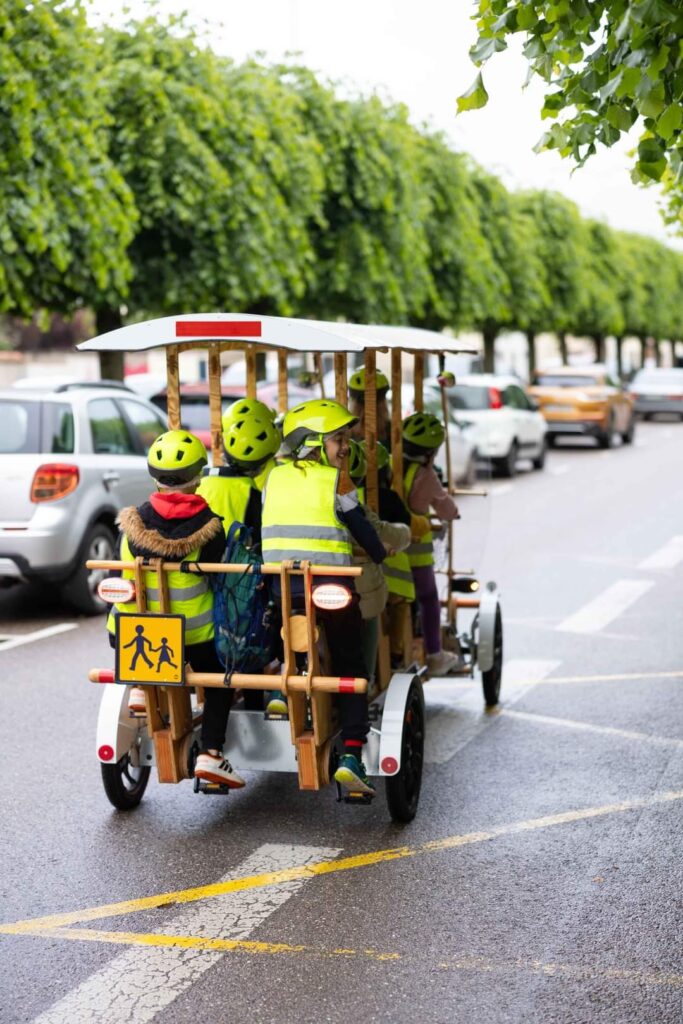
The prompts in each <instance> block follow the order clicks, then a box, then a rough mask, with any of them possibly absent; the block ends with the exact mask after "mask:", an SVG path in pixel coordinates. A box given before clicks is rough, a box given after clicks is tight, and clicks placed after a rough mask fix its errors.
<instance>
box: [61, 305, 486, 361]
mask: <svg viewBox="0 0 683 1024" xmlns="http://www.w3.org/2000/svg"><path fill="white" fill-rule="evenodd" d="M202 341H204V342H211V341H219V342H220V341H226V342H227V341H234V342H241V343H243V344H244V346H245V347H247V346H248V345H250V344H253V345H258V346H259V347H260V346H263V347H265V348H274V349H277V348H279V349H287V350H289V351H291V352H362V351H363V350H364V349H366V348H401V349H406V350H408V351H413V352H476V348H475V346H473V345H471V344H467V343H463V342H460V341H458V340H457V339H456V338H452V337H449V336H448V335H447V334H441V333H439V332H437V331H425V330H422V329H420V328H417V327H384V326H378V325H364V324H348V323H335V322H332V321H325V320H294V319H291V318H288V317H278V316H257V315H256V314H253V313H183V314H181V315H179V316H167V317H160V318H159V319H157V320H145V321H143V322H142V323H137V324H130V325H129V326H128V327H120V328H119V329H118V330H116V331H109V332H108V333H107V334H101V335H100V336H99V337H97V338H91V339H90V340H89V341H84V342H82V343H81V344H80V345H79V346H78V347H79V349H81V350H84V351H98V352H115V351H120V352H141V351H144V350H145V349H150V348H166V347H167V346H169V345H179V344H183V343H188V342H202Z"/></svg>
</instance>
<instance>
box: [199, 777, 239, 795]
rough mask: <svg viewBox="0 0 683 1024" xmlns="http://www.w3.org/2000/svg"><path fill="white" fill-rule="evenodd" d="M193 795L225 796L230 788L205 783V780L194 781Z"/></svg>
mask: <svg viewBox="0 0 683 1024" xmlns="http://www.w3.org/2000/svg"><path fill="white" fill-rule="evenodd" d="M194 791H195V793H203V794H204V795H205V796H227V795H228V793H229V792H230V786H226V785H224V784H223V783H222V782H207V781H206V780H205V779H195V780H194Z"/></svg>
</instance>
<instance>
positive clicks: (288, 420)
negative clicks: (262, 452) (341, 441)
mask: <svg viewBox="0 0 683 1024" xmlns="http://www.w3.org/2000/svg"><path fill="white" fill-rule="evenodd" d="M357 422H358V417H357V416H353V415H352V414H351V413H350V412H349V410H348V409H345V408H344V406H343V405H340V404H339V402H335V401H333V400H332V399H331V398H313V399H311V401H309V402H302V404H301V405H297V406H295V407H294V408H293V409H290V411H289V412H288V413H287V415H286V416H285V419H284V423H283V424H282V436H283V441H284V444H285V445H286V447H287V448H288V449H289V451H290V452H291V453H292V454H294V453H295V452H297V451H298V450H299V449H300V448H302V447H308V448H316V447H317V448H319V447H322V443H323V438H324V436H325V434H334V433H336V432H337V431H338V430H343V429H344V428H345V427H352V426H353V425H354V423H357Z"/></svg>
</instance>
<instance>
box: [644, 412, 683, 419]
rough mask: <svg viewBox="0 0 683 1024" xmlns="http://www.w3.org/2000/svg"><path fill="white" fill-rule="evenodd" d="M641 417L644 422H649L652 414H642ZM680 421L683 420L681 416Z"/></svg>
mask: <svg viewBox="0 0 683 1024" xmlns="http://www.w3.org/2000/svg"><path fill="white" fill-rule="evenodd" d="M642 416H643V419H644V420H651V419H652V413H651V412H644V413H643V414H642ZM681 419H682V420H683V416H681Z"/></svg>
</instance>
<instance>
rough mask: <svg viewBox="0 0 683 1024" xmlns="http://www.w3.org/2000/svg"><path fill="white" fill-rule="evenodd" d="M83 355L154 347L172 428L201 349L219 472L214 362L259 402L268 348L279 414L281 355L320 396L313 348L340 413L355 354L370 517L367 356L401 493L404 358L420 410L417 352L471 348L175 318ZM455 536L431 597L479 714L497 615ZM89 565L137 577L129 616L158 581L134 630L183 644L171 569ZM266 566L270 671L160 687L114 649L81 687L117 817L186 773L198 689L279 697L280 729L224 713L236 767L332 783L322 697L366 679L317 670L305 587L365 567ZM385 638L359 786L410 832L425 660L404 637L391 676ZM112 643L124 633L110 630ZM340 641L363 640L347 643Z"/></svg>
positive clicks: (311, 603)
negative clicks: (276, 663)
mask: <svg viewBox="0 0 683 1024" xmlns="http://www.w3.org/2000/svg"><path fill="white" fill-rule="evenodd" d="M80 348H81V349H86V350H97V351H106V350H110V351H111V350H118V351H128V352H140V351H143V350H148V349H155V348H163V349H165V352H166V367H167V377H168V418H169V428H170V429H179V428H180V427H181V426H182V424H181V421H180V388H179V379H180V378H179V368H178V363H179V357H180V356H181V353H182V352H184V351H187V350H190V349H197V348H200V349H204V350H206V352H207V353H208V379H209V404H210V415H211V438H212V445H211V447H212V458H213V463H214V465H219V464H220V463H221V461H222V451H223V448H222V434H221V415H222V397H221V353H222V352H226V351H230V352H234V351H236V350H237V351H242V352H243V353H244V357H245V362H246V373H247V388H246V390H247V396H248V397H256V381H257V355H258V354H259V353H262V352H266V353H267V352H276V353H277V359H278V382H279V387H278V405H279V411H280V412H285V411H286V409H287V405H288V399H287V383H288V366H287V360H288V355H290V354H291V353H299V354H300V353H312V354H313V359H314V362H315V365H316V366H317V368H318V371H319V379H320V381H321V388H322V373H321V372H320V370H321V365H322V363H321V357H322V355H323V353H331V354H333V357H334V376H335V398H336V400H337V401H339V402H340V403H342V404H344V405H346V404H347V401H348V399H347V357H348V356H349V355H352V354H359V355H362V357H363V361H364V365H365V415H364V421H365V441H366V454H367V463H368V471H367V478H366V502H367V504H369V505H370V506H371V507H373V508H374V509H377V500H378V489H377V461H376V444H377V389H376V355H377V352H378V351H381V352H387V353H389V358H390V364H391V370H390V383H391V389H392V394H393V396H394V400H393V402H392V418H391V447H392V460H393V465H394V466H395V467H398V469H397V471H396V473H395V475H394V486H395V488H396V489H397V491H398V493H399V494H401V493H402V488H403V480H402V472H401V466H402V425H401V423H402V415H401V413H402V410H401V400H400V397H398V396H400V395H401V382H402V379H403V369H404V365H403V360H404V357H405V356H406V355H407V356H408V357H409V358H410V359H411V361H412V364H413V365H412V371H413V374H412V376H413V386H414V407H415V410H416V411H421V410H422V408H423V382H424V373H425V359H426V357H427V356H428V355H430V354H431V355H436V356H438V358H439V365H440V369H441V371H443V366H444V359H445V355H446V353H448V352H457V351H465V350H467V349H466V346H463V345H461V344H460V343H458V342H457V341H456V340H455V339H452V338H449V337H447V336H446V335H442V334H437V333H435V332H431V331H424V330H420V329H414V328H406V327H381V326H372V327H369V326H362V325H357V324H353V325H352V324H341V323H325V322H317V321H306V320H292V319H286V318H279V317H266V316H256V315H240V314H229V313H213V314H197V315H193V314H185V315H182V316H176V317H166V318H162V319H158V320H152V321H147V322H145V323H139V324H134V325H132V326H130V327H123V328H121V329H119V330H116V331H112V332H110V333H108V334H104V335H101V336H100V337H98V338H94V339H92V340H90V341H87V342H85V343H83V344H82V345H81V346H80ZM306 358H309V357H308V356H307V357H306ZM406 366H407V361H406ZM439 379H440V381H441V383H442V385H443V386H442V409H443V415H444V417H445V418H447V416H448V409H447V400H446V396H445V392H444V387H445V386H446V385H447V384H448V383H452V379H451V380H449V379H448V375H447V374H443V373H442V375H441V376H440V378H439ZM448 439H449V432H448V430H446V473H447V484H448V489H449V491H450V492H451V493H453V494H456V495H457V494H460V493H468V492H462V491H458V490H457V489H456V488H454V486H453V480H452V477H451V460H450V452H449V450H448V445H449V440H448ZM469 493H485V492H476V491H470V492H469ZM453 532H454V531H453V528H452V526H450V525H449V526H448V528H447V531H446V536H447V539H448V544H447V557H446V564H445V565H443V566H442V569H441V571H442V574H443V575H445V577H446V582H447V586H446V587H445V589H444V588H442V596H443V600H442V602H441V603H442V607H443V614H442V617H443V632H444V646H445V647H447V648H450V649H451V650H453V649H456V650H457V651H458V652H459V654H460V662H459V668H458V670H457V674H459V675H469V676H474V672H475V669H476V668H478V669H479V670H480V672H481V675H482V685H483V691H484V693H483V696H484V702H485V704H486V705H487V706H493V705H495V704H496V703H497V701H498V696H499V691H500V683H501V669H502V620H501V612H500V605H499V598H498V593H497V590H496V587H495V584H492V583H489V584H487V585H486V586H485V587H482V588H480V589H479V588H478V585H477V581H475V580H474V579H473V578H471V577H470V575H469V574H470V573H472V572H473V570H468V571H467V576H466V578H465V579H464V580H463V579H462V573H461V572H459V571H458V570H457V569H456V568H455V566H454V546H453ZM456 532H457V527H456ZM87 564H88V568H89V569H99V570H122V569H128V570H132V571H133V572H134V580H133V581H125V582H126V584H127V585H128V586H129V588H130V589H129V593H128V596H127V597H126V598H125V599H126V600H133V595H134V600H135V601H136V605H137V612H138V613H139V614H147V615H149V613H147V602H146V595H145V579H146V578H148V577H149V574H150V572H151V573H153V574H156V577H157V586H156V588H155V590H156V593H157V594H158V595H159V606H160V610H159V612H158V613H155V614H154V616H153V617H152V618H148V619H146V620H145V622H146V623H150V628H151V627H152V626H153V628H154V634H155V635H156V634H158V637H157V639H160V638H161V634H162V633H163V634H164V637H166V636H169V637H170V636H176V637H177V636H178V635H180V636H182V619H181V621H180V625H179V624H178V621H177V620H178V618H179V617H178V616H172V615H169V611H170V604H169V600H168V582H167V577H166V574H167V573H168V572H171V571H178V570H180V569H181V565H180V564H176V563H169V562H162V561H161V560H153V561H149V562H147V561H145V560H143V559H142V558H137V559H136V560H135V562H121V561H106V562H103V561H89V562H88V563H87ZM182 571H189V572H201V573H208V574H211V573H225V572H242V571H244V567H243V566H237V565H229V564H224V563H220V564H201V565H195V564H189V563H183V566H182ZM262 571H263V573H264V574H265V575H273V574H279V575H280V577H281V591H282V622H283V626H282V640H283V648H284V658H283V662H282V667H281V673H280V674H279V675H275V676H274V675H267V674H254V675H251V674H244V673H239V672H237V673H234V674H232V675H231V676H230V678H229V682H228V680H227V677H226V676H224V674H223V673H199V672H195V671H192V669H191V668H190V666H188V665H185V666H183V665H180V666H179V668H178V670H177V676H176V678H175V679H171V678H170V676H169V675H168V673H166V675H167V678H166V679H165V681H164V682H163V683H159V681H158V677H157V678H156V681H155V677H154V676H153V674H152V673H151V672H149V670H147V671H145V663H144V661H141V662H140V663H139V665H136V666H135V668H134V669H132V670H131V668H130V665H129V662H130V661H131V659H129V658H125V659H123V658H120V657H119V656H118V655H119V654H120V652H117V657H116V664H117V667H116V668H115V669H111V668H98V669H92V670H91V672H90V676H89V677H90V679H91V681H92V682H95V683H101V684H105V686H104V693H103V696H102V702H101V707H100V713H99V720H98V726H97V756H98V758H99V760H100V762H101V768H102V776H103V782H104V787H105V790H106V793H107V796H108V797H109V799H110V801H111V802H112V803H113V804H114V805H115V806H116V807H119V808H121V809H130V808H133V807H135V806H137V804H138V803H139V802H140V800H141V799H142V795H143V793H144V790H145V787H146V785H147V782H148V779H149V775H150V771H151V769H152V767H154V766H156V769H157V774H158V778H159V781H160V782H168V783H171V782H172V783H177V782H180V781H181V780H183V779H190V778H192V777H193V761H194V756H195V754H196V751H197V749H198V735H199V726H200V723H201V710H202V700H203V691H204V690H205V689H206V688H207V687H220V686H224V685H226V683H227V685H230V686H231V687H233V688H235V689H237V690H242V691H244V690H248V689H274V688H276V687H279V688H280V689H281V691H282V693H283V695H284V696H285V697H286V700H287V705H288V712H289V714H288V720H286V719H283V720H280V721H277V720H268V719H266V718H265V717H264V714H263V713H262V712H259V711H251V710H246V709H245V708H244V707H243V704H242V702H241V701H239V700H237V701H236V702H235V703H234V705H233V709H232V711H231V713H230V718H229V723H228V731H227V736H226V742H225V749H226V752H228V753H229V757H230V759H231V761H232V763H233V764H234V766H235V768H236V769H237V770H238V771H242V770H245V769H246V770H252V771H272V772H293V773H295V774H296V775H298V780H299V787H300V788H301V789H303V790H318V789H320V788H321V787H322V786H324V785H326V784H327V783H329V782H330V780H331V778H332V775H333V772H334V764H335V758H336V753H335V736H336V724H335V712H334V702H333V697H334V695H335V694H340V693H341V694H344V693H367V692H368V681H367V680H366V679H355V678H354V679H350V678H339V677H335V676H331V675H330V674H329V673H328V671H327V670H326V667H325V664H324V654H323V653H322V651H323V648H324V645H322V644H321V643H320V637H319V630H318V628H317V626H316V605H315V597H314V589H315V588H314V587H313V583H314V581H315V578H316V576H318V575H324V576H326V577H328V578H329V577H330V576H332V575H334V576H339V577H340V582H343V577H353V576H357V575H359V574H360V571H361V570H360V569H358V568H355V567H344V568H342V567H339V568H335V569H333V568H331V567H330V566H329V565H324V566H316V565H314V564H310V563H307V562H286V563H283V564H282V565H281V566H280V565H268V564H265V565H264V566H263V569H262ZM295 574H298V575H303V577H304V579H305V581H306V586H305V594H306V603H305V614H301V613H298V614H292V606H291V596H290V594H291V591H290V580H291V577H292V576H293V575H295ZM123 582H124V581H121V580H117V582H116V583H113V585H112V584H109V586H108V585H107V580H104V581H103V583H102V584H101V585H100V586H101V590H100V593H101V594H102V595H103V596H105V599H106V593H107V590H108V589H109V590H110V591H111V596H110V598H109V599H110V600H112V601H114V600H118V601H120V600H121V594H120V590H119V589H118V588H119V587H120V586H121V584H122V583H123ZM463 583H464V587H463V586H462V584H463ZM328 607H329V605H328ZM460 609H469V610H470V612H471V613H472V616H471V622H470V624H469V627H468V628H467V629H466V630H463V629H459V623H458V613H459V610H460ZM118 618H119V619H120V618H121V616H119V617H118ZM153 620H158V621H156V622H154V621H153ZM408 621H409V620H408ZM162 626H163V629H162ZM173 630H175V633H174V632H172V631H173ZM178 630H180V634H179V633H178ZM380 633H381V635H380V644H379V656H378V665H377V671H376V686H375V688H374V690H373V692H372V694H371V695H369V698H368V699H369V700H370V701H371V703H370V721H371V730H370V733H369V736H368V740H367V744H366V746H365V748H364V751H363V758H364V761H365V764H366V766H367V771H368V774H369V775H371V776H383V777H384V778H385V788H386V797H387V803H388V807H389V813H390V815H391V817H392V818H394V819H395V820H397V821H409V820H411V819H412V818H413V817H414V815H415V812H416V810H417V804H418V800H419V795H420V785H421V778H422V763H423V749H424V734H425V712H424V697H423V685H424V684H425V675H426V670H425V669H424V668H423V667H422V666H421V662H422V661H423V660H424V658H423V655H422V651H421V648H420V643H419V641H417V642H416V641H415V640H414V638H413V636H412V631H411V630H410V628H408V629H407V630H406V636H405V640H404V645H403V646H404V652H403V665H402V667H401V668H400V669H399V670H393V671H392V669H391V667H390V658H389V644H388V639H387V637H386V636H385V635H383V631H380ZM118 634H119V635H120V634H121V630H119V631H118ZM350 639H351V638H350ZM351 642H358V641H357V639H351ZM118 643H119V644H120V645H121V644H122V643H123V641H122V640H121V639H119V640H118ZM169 644H170V641H169ZM129 646H130V643H129ZM170 646H172V644H170ZM302 665H303V666H304V667H303V668H302ZM166 668H168V666H166ZM132 685H135V686H140V687H142V688H143V689H144V692H145V700H146V713H145V714H144V715H140V716H135V715H132V714H131V713H130V712H129V709H128V695H129V691H130V687H131V686H132ZM427 685H428V684H427ZM195 789H197V790H202V791H204V792H212V791H220V790H221V787H217V786H211V785H209V784H207V783H200V782H199V780H195ZM344 799H346V800H347V801H349V802H353V801H354V800H357V801H358V802H366V800H367V798H366V797H363V796H362V795H361V794H357V795H355V796H354V794H348V795H347V796H346V797H345V798H344Z"/></svg>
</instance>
